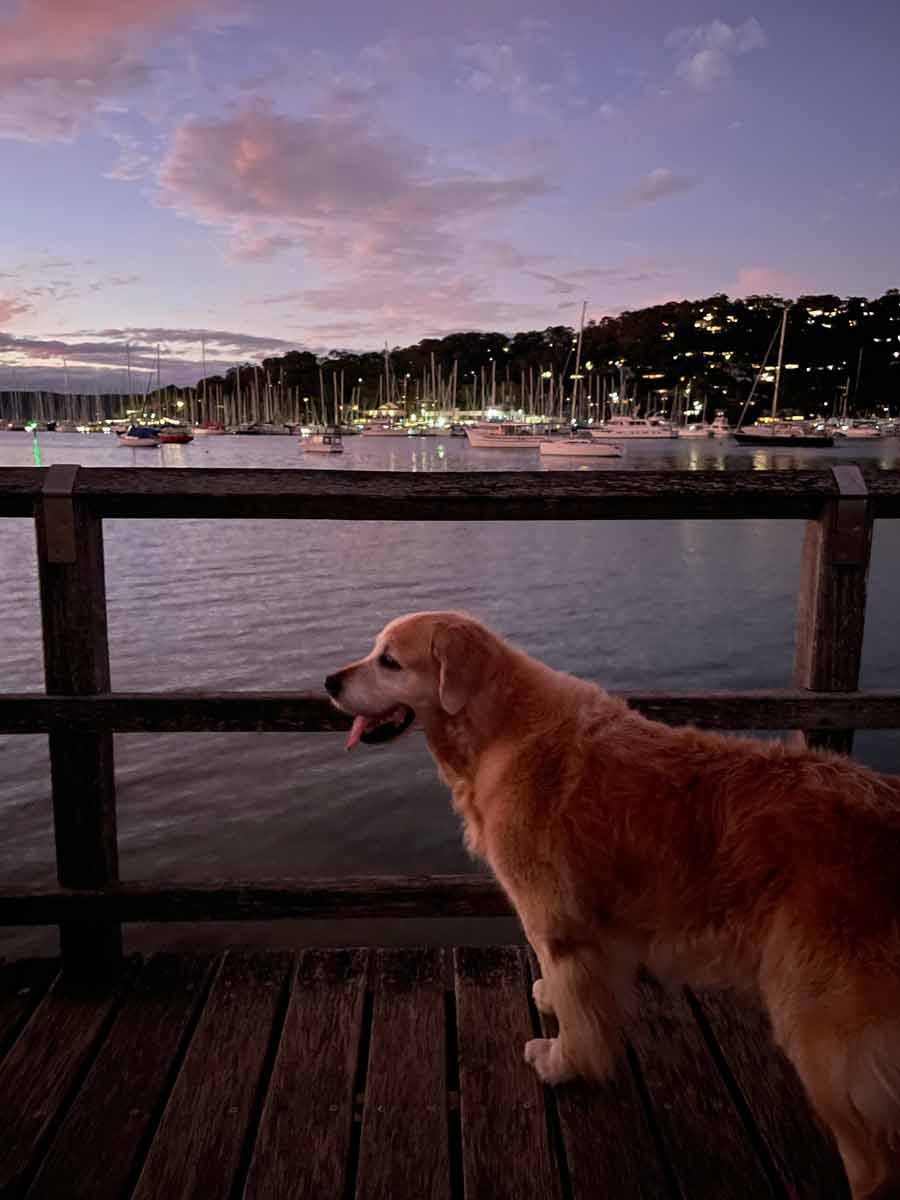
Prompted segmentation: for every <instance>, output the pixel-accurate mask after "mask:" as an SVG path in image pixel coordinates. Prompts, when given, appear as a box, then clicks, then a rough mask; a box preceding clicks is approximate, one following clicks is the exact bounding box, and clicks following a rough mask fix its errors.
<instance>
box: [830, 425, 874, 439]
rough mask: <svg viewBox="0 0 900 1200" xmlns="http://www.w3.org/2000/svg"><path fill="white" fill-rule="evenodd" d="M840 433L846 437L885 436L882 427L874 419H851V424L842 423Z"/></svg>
mask: <svg viewBox="0 0 900 1200" xmlns="http://www.w3.org/2000/svg"><path fill="white" fill-rule="evenodd" d="M837 432H839V433H841V434H843V436H844V437H846V438H857V439H859V438H880V437H883V434H882V432H881V427H880V426H879V425H877V424H876V423H875V422H874V421H862V420H861V421H851V422H850V424H849V425H841V426H840V428H839V429H838V431H837Z"/></svg>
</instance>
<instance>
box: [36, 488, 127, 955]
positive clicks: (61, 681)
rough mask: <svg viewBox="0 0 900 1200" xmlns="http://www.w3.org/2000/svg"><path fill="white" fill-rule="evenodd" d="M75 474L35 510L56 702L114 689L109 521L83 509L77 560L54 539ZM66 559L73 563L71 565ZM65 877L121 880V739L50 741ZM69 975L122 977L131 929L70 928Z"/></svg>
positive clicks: (79, 735)
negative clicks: (116, 761) (116, 760)
mask: <svg viewBox="0 0 900 1200" xmlns="http://www.w3.org/2000/svg"><path fill="white" fill-rule="evenodd" d="M73 479H74V470H73V469H72V468H66V467H63V466H59V467H51V468H50V469H49V471H48V472H47V475H46V478H45V483H46V485H47V486H48V487H49V488H52V489H54V494H53V495H51V497H50V498H48V502H47V504H44V503H39V504H38V505H37V506H36V509H35V528H36V531H37V557H38V577H39V583H40V596H41V624H42V630H43V641H44V675H45V678H46V685H47V691H48V693H51V694H52V693H54V692H61V693H67V694H70V695H86V694H91V693H95V692H108V691H109V690H110V674H109V646H108V642H107V631H106V582H105V576H104V566H103V532H102V527H101V522H100V518H99V517H97V516H96V515H94V514H93V513H91V512H90V511H89V510H88V508H87V507H86V505H85V504H84V502H79V501H77V500H76V501H73V503H72V506H71V513H70V520H71V526H72V527H71V529H69V530H67V534H66V537H65V538H64V539H63V541H66V542H68V541H69V540H71V539H73V540H74V546H73V549H74V552H75V557H74V560H73V561H53V560H54V559H59V558H60V555H59V554H58V553H55V552H54V548H55V547H57V543H58V542H60V538H59V537H57V536H56V534H55V533H54V521H55V520H56V517H55V516H54V512H55V509H54V508H53V507H52V506H53V505H55V506H56V507H59V506H60V505H67V502H64V501H62V500H60V499H59V498H58V497H57V496H56V495H55V491H57V490H59V489H58V488H56V487H55V484H56V483H57V481H59V480H62V482H63V483H65V482H66V481H68V483H69V486H71V482H72V480H73ZM62 557H63V559H65V557H66V556H65V555H63V556H62ZM50 772H51V778H52V787H53V826H54V832H55V838H56V873H57V878H58V880H59V882H60V883H61V884H62V885H63V887H71V888H78V887H102V886H103V885H104V884H107V883H111V882H114V881H115V880H117V879H118V876H119V863H118V848H117V844H116V793H115V776H114V769H113V738H112V733H111V732H109V731H108V730H106V731H99V732H95V733H91V732H88V733H85V732H82V731H78V732H73V731H71V730H67V729H65V728H56V729H54V730H53V731H52V732H51V734H50ZM60 950H61V956H62V962H63V970H64V971H65V972H66V973H67V974H68V975H70V976H71V977H74V976H75V975H76V974H77V975H80V976H82V977H83V978H85V979H89V978H91V977H92V976H95V975H102V974H107V975H111V974H112V973H114V972H115V971H116V970H117V969H118V966H119V964H120V962H121V957H122V931H121V927H120V926H118V925H117V924H115V923H113V922H107V923H99V924H95V925H90V924H85V925H80V926H74V927H70V926H68V925H63V926H61V927H60Z"/></svg>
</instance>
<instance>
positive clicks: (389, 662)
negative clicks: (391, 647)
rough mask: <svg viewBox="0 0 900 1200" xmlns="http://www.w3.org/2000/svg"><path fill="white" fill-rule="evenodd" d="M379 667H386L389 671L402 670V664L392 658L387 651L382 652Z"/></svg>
mask: <svg viewBox="0 0 900 1200" xmlns="http://www.w3.org/2000/svg"><path fill="white" fill-rule="evenodd" d="M378 665H379V666H381V667H385V668H386V669H387V670H388V671H399V670H401V667H400V664H399V663H398V662H397V660H396V658H391V656H390V655H389V654H388V652H387V650H384V651H382V653H381V654H380V655H379V658H378Z"/></svg>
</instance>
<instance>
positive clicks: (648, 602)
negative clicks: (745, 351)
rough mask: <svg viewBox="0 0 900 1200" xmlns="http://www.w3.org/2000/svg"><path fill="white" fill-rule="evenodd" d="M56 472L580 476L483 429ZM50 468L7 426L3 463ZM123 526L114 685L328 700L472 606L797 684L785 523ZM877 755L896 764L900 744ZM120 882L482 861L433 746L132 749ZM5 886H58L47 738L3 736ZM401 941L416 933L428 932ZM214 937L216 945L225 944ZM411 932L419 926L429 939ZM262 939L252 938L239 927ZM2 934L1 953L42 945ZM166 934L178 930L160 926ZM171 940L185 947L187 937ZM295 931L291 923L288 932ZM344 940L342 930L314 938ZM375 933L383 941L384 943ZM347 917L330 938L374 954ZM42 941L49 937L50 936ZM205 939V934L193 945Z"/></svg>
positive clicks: (106, 454) (229, 444) (124, 786)
mask: <svg viewBox="0 0 900 1200" xmlns="http://www.w3.org/2000/svg"><path fill="white" fill-rule="evenodd" d="M38 449H39V454H40V460H41V462H42V463H43V464H44V465H49V464H51V463H53V462H69V463H73V462H77V463H80V464H82V465H84V466H101V465H105V466H109V465H119V466H123V465H143V466H153V465H164V466H176V467H184V468H190V467H196V466H204V467H212V466H231V467H235V466H244V467H307V468H310V469H315V470H335V469H342V470H354V469H367V470H369V469H385V470H396V471H458V470H470V469H471V470H538V469H543V470H560V469H565V470H570V469H572V467H571V466H570V464H568V463H567V464H564V465H562V466H560V465H557V464H553V465H550V464H548V463H546V462H544V463H540V462H539V460H538V455H537V454H536V453H533V452H529V451H521V452H520V451H494V450H485V451H474V450H472V449H471V448H470V447H469V446H468V445H467V444H466V442H465V441H464V440H462V439H451V438H447V439H435V438H427V439H426V438H409V439H393V438H392V439H377V438H375V439H369V438H359V437H356V438H348V439H346V441H345V452H344V454H343V455H341V456H334V457H331V456H326V455H309V456H304V453H303V451H302V450H301V449H300V448H299V446H298V443H297V441H296V439H295V438H288V437H284V438H278V437H256V438H247V437H244V438H241V437H219V438H204V439H200V438H198V439H196V440H195V441H194V442H193V443H192V444H190V445H187V446H165V447H160V448H158V449H153V450H146V449H137V450H130V449H125V448H123V447H120V446H119V445H118V444H117V443H116V441H115V439H114V438H112V437H106V436H102V435H92V436H80V435H77V434H72V435H69V434H42V435H40V438H39V443H38ZM848 461H857V462H866V463H870V464H872V465H876V466H879V467H892V468H896V467H898V466H900V441H898V440H897V439H889V440H884V441H878V442H870V443H857V444H854V445H852V446H840V447H836V448H835V449H833V450H802V451H794V450H790V449H787V450H771V449H758V448H756V449H749V448H739V447H737V446H735V445H734V444H733V443H731V442H729V441H703V440H698V439H692V440H690V441H683V442H678V441H671V442H670V441H661V442H654V443H646V444H641V445H629V446H628V447H627V449H626V452H625V455H624V457H623V458H622V459H620V460H618V461H616V460H613V461H610V462H607V461H604V460H599V461H598V462H592V463H591V464H590V466H586V467H583V468H577V467H576V469H583V470H591V471H593V470H609V469H622V468H634V469H638V470H660V469H667V468H671V469H680V470H685V469H689V470H698V469H714V470H726V469H747V470H753V469H764V468H788V467H810V466H816V465H823V464H831V463H836V462H848ZM33 463H34V445H33V441H32V438H31V436H30V435H28V434H23V433H0V466H28V465H32V464H33ZM414 517H415V514H414V513H413V514H411V519H410V520H409V521H408V522H405V523H403V524H399V523H387V522H384V523H382V522H367V523H365V524H364V525H360V526H353V525H348V524H342V523H337V522H330V521H323V522H308V523H307V522H299V521H298V522H284V521H269V522H264V521H260V522H251V521H210V522H202V521H164V522H159V523H153V522H125V521H108V522H106V523H105V543H106V562H107V595H108V606H109V635H110V650H111V659H112V677H113V686H114V688H116V689H119V690H140V691H149V690H154V689H165V688H178V687H191V688H216V689H229V690H239V689H246V690H253V689H270V690H277V689H297V690H299V689H313V688H319V687H320V686H321V681H322V678H323V677H324V675H325V674H326V673H327V672H328V671H330V670H332V669H334V668H335V667H336V666H339V665H340V664H342V663H343V662H345V661H347V660H348V659H350V658H355V657H357V656H359V655H360V654H362V653H364V652H365V651H366V650H367V649H368V647H369V646H370V644H371V641H372V637H373V635H374V633H375V632H376V631H377V630H378V629H379V628H380V627H381V625H382V624H384V622H385V621H387V620H389V619H390V618H391V617H394V616H396V615H398V614H399V613H403V612H409V611H412V610H415V609H422V608H463V609H467V610H469V611H470V612H473V613H474V614H476V615H478V616H480V617H481V618H483V619H484V620H486V621H487V622H488V623H490V624H491V625H493V626H494V627H495V628H496V629H498V630H499V631H501V632H502V633H503V634H505V635H506V636H508V637H510V638H511V639H513V640H514V641H516V642H517V643H518V644H519V645H521V646H523V647H524V648H526V649H527V650H529V651H530V652H532V653H534V654H536V655H538V656H539V657H541V658H543V659H545V660H546V661H548V662H550V663H552V664H553V665H554V666H557V667H560V668H563V669H566V670H570V671H573V672H575V673H577V674H580V675H583V676H585V677H588V678H591V679H594V680H596V681H598V682H599V683H601V684H603V685H604V686H606V687H609V688H613V689H621V690H650V689H658V690H665V689H670V690H683V691H686V690H691V689H698V688H721V689H728V688H734V689H742V688H757V687H759V688H764V687H783V686H787V685H788V684H789V681H790V671H791V658H792V652H793V622H794V608H795V602H796V594H797V584H798V572H799V563H800V546H801V537H802V526H801V523H799V522H790V521H783V522H781V521H723V522H717V521H664V522H636V521H635V522H632V521H623V522H608V523H597V524H589V523H575V522H571V523H555V522H547V523H512V522H510V523H490V524H487V523H485V524H477V523H465V524H461V523H455V522H446V523H444V522H428V523H424V522H423V523H417V522H416V521H415V519H414ZM0 580H2V587H0V629H2V642H0V680H2V682H0V687H2V689H3V690H4V691H7V692H11V691H23V690H40V689H41V688H42V685H43V677H42V659H41V639H40V620H39V609H38V597H37V581H36V564H35V557H34V534H33V526H32V523H31V522H30V521H27V520H22V521H14V520H6V521H0ZM869 596H870V599H869V609H868V619H867V628H866V640H865V647H864V656H863V668H862V685H863V686H864V687H873V688H877V687H896V686H897V682H898V679H900V615H898V614H900V522H893V523H891V522H881V523H879V524H877V526H876V534H875V541H874V549H873V561H872V570H871V575H870V592H869ZM856 754H857V756H858V757H859V758H860V759H861V760H862V761H865V762H867V763H869V764H871V765H873V766H876V767H877V768H879V769H881V770H885V771H892V772H900V734H898V733H878V734H876V733H863V734H861V735H859V736H858V738H857V748H856ZM116 778H117V789H118V812H119V837H120V856H121V862H120V866H121V875H122V878H123V879H154V878H155V879H163V878H165V879H170V880H181V881H200V880H207V881H208V880H211V879H216V878H219V879H222V878H243V879H262V878H278V877H286V876H293V877H299V876H334V875H350V874H380V873H403V874H415V873H418V872H452V871H466V870H470V869H473V867H472V864H470V863H469V861H468V859H467V858H466V856H465V853H464V851H463V849H462V847H461V843H460V838H459V831H458V828H457V823H456V820H455V818H454V816H453V814H452V812H451V810H450V807H449V804H448V801H447V797H446V794H445V791H444V789H443V787H442V786H441V785H440V783H439V782H438V780H437V778H436V775H435V771H434V768H433V765H432V763H431V760H430V758H429V756H428V753H427V751H426V748H425V745H424V742H423V740H422V738H421V736H420V735H418V734H416V735H413V736H409V737H406V738H404V739H402V741H400V742H399V743H397V744H396V745H394V746H389V747H385V748H383V749H369V748H366V747H358V748H357V749H356V750H355V751H354V752H353V753H352V754H345V752H344V750H343V737H342V735H327V734H317V735H310V734H307V735H290V734H170V735H149V734H148V735H136V734H133V735H119V736H117V738H116ZM0 827H2V831H3V835H2V838H0V879H2V881H3V882H5V883H21V884H24V883H26V882H35V881H49V880H50V879H52V877H53V853H52V831H51V819H50V793H49V765H48V760H47V750H46V738H44V737H38V736H35V737H16V738H13V737H0ZM410 928H411V927H408V926H407V927H405V930H406V932H404V933H403V934H399V933H398V935H397V936H398V937H400V936H403V937H408V936H411V934H410V932H409V930H410ZM230 933H233V931H229V930H227V929H222V928H219V929H216V928H215V927H210V929H209V930H207V931H206V933H205V937H206V939H207V941H212V942H215V941H216V939H226V940H227V938H228V937H229V936H230ZM413 933H414V930H413ZM242 935H243V936H245V937H246V936H247V935H246V932H243V933H242ZM47 936H49V935H41V934H37V933H34V932H29V931H10V932H7V933H6V934H5V935H3V934H0V951H3V950H7V951H10V952H25V951H28V950H31V949H41V948H43V947H44V946H45V945H46V937H47ZM159 936H162V935H159ZM166 936H167V938H168V944H173V942H174V941H175V939H177V937H178V934H177V933H176V932H173V931H172V930H168V931H167V933H166ZM272 936H273V937H276V936H277V937H281V938H282V939H284V940H289V938H290V937H291V936H296V933H288V932H287V930H286V927H282V930H281V931H280V932H276V933H273V934H272ZM316 936H320V937H321V936H325V935H318V934H317V935H316ZM380 936H382V937H384V936H385V931H384V930H383V929H382V930H380ZM353 937H354V934H353V933H352V931H351V932H346V931H345V932H341V931H340V930H335V928H334V927H332V929H331V931H330V932H329V934H328V935H327V936H325V940H332V941H334V940H344V941H346V940H348V939H349V940H353ZM42 939H44V940H42ZM197 940H198V939H197V936H196V935H195V934H192V942H193V943H194V944H196V943H197Z"/></svg>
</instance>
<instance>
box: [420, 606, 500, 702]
mask: <svg viewBox="0 0 900 1200" xmlns="http://www.w3.org/2000/svg"><path fill="white" fill-rule="evenodd" d="M489 649H490V647H489V645H488V639H487V637H486V636H485V634H484V632H483V631H482V630H481V629H479V628H478V626H477V625H469V624H465V623H463V622H461V621H460V622H458V623H456V622H453V623H448V624H441V625H438V626H437V628H436V629H435V631H434V633H433V634H432V637H431V653H432V656H433V658H434V660H435V661H436V662H437V664H438V669H439V672H440V674H439V676H438V699H439V700H440V702H441V708H442V709H443V710H444V712H446V713H449V715H450V716H451V717H454V716H456V714H457V713H458V712H460V710H461V709H463V708H465V706H466V705H467V704H468V702H469V700H470V699H471V697H472V696H473V695H474V694H475V692H476V690H477V689H478V687H479V684H480V683H481V681H482V679H483V676H484V671H485V665H486V660H487V656H488V652H489Z"/></svg>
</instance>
